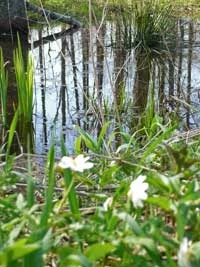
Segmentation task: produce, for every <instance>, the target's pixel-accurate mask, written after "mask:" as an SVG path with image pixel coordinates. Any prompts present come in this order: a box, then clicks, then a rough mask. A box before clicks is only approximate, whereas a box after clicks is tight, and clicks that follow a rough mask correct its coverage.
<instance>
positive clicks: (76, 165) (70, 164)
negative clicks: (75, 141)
mask: <svg viewBox="0 0 200 267" xmlns="http://www.w3.org/2000/svg"><path fill="white" fill-rule="evenodd" d="M88 160H89V157H85V158H84V155H82V154H81V155H78V156H77V157H75V158H72V157H67V156H64V157H62V159H61V160H60V162H59V163H58V168H61V169H67V168H70V169H71V170H73V171H78V172H83V171H84V170H85V169H90V168H92V167H93V165H94V164H93V163H92V162H88Z"/></svg>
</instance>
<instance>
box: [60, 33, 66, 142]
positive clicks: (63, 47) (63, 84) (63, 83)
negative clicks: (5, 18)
mask: <svg viewBox="0 0 200 267" xmlns="http://www.w3.org/2000/svg"><path fill="white" fill-rule="evenodd" d="M66 48H67V40H66V37H64V38H62V40H61V87H60V96H61V113H62V127H63V129H65V128H66V90H67V86H66V62H65V58H66ZM63 138H64V140H65V141H66V135H65V132H64V131H63Z"/></svg>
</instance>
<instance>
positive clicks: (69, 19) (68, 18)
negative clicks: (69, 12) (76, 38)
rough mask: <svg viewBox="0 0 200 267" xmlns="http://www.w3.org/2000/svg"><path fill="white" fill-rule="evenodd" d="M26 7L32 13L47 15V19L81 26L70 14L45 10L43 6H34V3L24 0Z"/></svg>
mask: <svg viewBox="0 0 200 267" xmlns="http://www.w3.org/2000/svg"><path fill="white" fill-rule="evenodd" d="M26 8H27V10H30V11H32V12H34V13H39V14H41V15H42V16H45V17H47V18H48V19H51V20H57V21H60V22H63V23H67V24H69V25H72V26H73V27H75V28H80V27H81V26H82V25H81V23H80V22H79V21H78V20H76V19H74V18H72V17H71V16H65V15H62V14H60V13H57V12H53V11H50V10H46V9H44V8H41V7H38V6H35V5H33V4H31V3H29V2H27V1H26Z"/></svg>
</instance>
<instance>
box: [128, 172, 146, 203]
mask: <svg viewBox="0 0 200 267" xmlns="http://www.w3.org/2000/svg"><path fill="white" fill-rule="evenodd" d="M145 179H146V176H145V175H139V176H138V177H137V179H135V180H134V181H133V182H131V185H130V190H129V191H128V193H127V195H128V198H129V199H130V200H131V201H132V203H133V205H134V207H135V208H138V207H143V200H146V199H147V197H148V194H147V193H146V190H147V189H148V188H149V184H148V183H146V182H145V183H144V181H145Z"/></svg>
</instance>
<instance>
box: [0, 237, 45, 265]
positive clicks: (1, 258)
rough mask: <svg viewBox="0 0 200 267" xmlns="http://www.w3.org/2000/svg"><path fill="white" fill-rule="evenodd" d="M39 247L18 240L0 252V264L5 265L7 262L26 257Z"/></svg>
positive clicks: (24, 240) (23, 240)
mask: <svg viewBox="0 0 200 267" xmlns="http://www.w3.org/2000/svg"><path fill="white" fill-rule="evenodd" d="M39 247H40V246H39V244H38V243H34V244H27V239H21V240H18V241H16V242H15V243H13V244H12V245H11V246H8V247H6V248H5V249H4V250H3V251H2V252H0V263H3V264H5V265H6V264H7V263H9V262H12V261H14V260H17V259H19V258H22V257H24V256H26V255H28V254H29V253H31V252H33V251H35V250H37V249H38V248H39ZM6 266H7V265H6Z"/></svg>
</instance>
